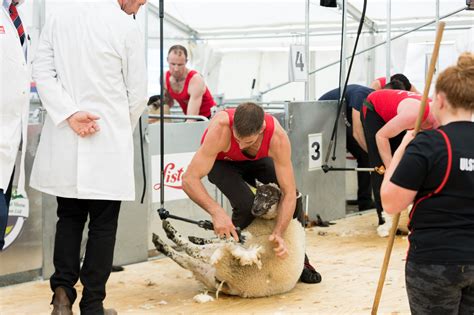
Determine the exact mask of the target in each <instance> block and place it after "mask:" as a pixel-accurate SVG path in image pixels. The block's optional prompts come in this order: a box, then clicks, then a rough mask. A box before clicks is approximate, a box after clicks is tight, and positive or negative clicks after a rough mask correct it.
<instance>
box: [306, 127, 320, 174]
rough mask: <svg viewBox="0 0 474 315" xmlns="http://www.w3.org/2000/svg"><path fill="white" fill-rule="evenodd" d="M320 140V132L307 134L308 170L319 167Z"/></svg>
mask: <svg viewBox="0 0 474 315" xmlns="http://www.w3.org/2000/svg"><path fill="white" fill-rule="evenodd" d="M322 140H323V135H322V134H321V133H313V134H309V135H308V171H314V170H318V169H321V160H322V155H323V153H322V143H323V142H322Z"/></svg>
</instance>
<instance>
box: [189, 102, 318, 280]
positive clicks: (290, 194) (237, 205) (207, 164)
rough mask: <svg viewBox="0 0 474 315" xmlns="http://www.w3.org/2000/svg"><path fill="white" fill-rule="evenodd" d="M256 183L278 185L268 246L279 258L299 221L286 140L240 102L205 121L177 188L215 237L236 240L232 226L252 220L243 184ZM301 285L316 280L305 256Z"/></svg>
mask: <svg viewBox="0 0 474 315" xmlns="http://www.w3.org/2000/svg"><path fill="white" fill-rule="evenodd" d="M206 175H207V176H208V179H209V181H210V182H211V183H213V184H215V185H216V186H217V187H218V188H219V189H220V190H221V191H222V193H223V194H224V195H225V196H226V197H227V198H228V199H229V201H230V204H231V205H232V207H233V210H232V218H230V217H229V216H228V215H227V213H226V212H225V210H224V209H223V208H222V207H221V206H220V205H219V204H218V203H217V202H216V201H214V200H213V199H212V198H211V197H210V196H209V194H208V193H207V191H206V189H205V188H204V186H203V184H202V182H201V179H202V178H203V177H204V176H206ZM256 180H258V181H260V182H262V183H264V184H267V183H276V184H278V185H279V186H280V189H281V192H282V196H281V199H280V202H279V204H278V217H277V220H276V224H275V228H274V230H273V233H272V235H271V236H270V238H269V241H270V242H273V243H274V245H275V249H274V250H275V254H276V255H277V256H279V257H281V258H282V259H284V258H285V256H286V255H287V253H288V249H287V247H286V244H285V241H284V240H283V238H282V235H283V234H284V233H285V230H286V228H287V227H288V224H289V222H290V220H292V219H293V218H294V217H298V220H299V221H300V222H301V223H302V224H303V221H304V217H303V215H304V214H303V211H302V210H303V209H302V203H301V198H298V202H297V198H296V184H295V178H294V174H293V167H292V164H291V145H290V141H289V139H288V136H287V135H286V132H285V130H283V128H282V127H281V126H280V124H279V123H278V121H277V120H276V119H275V118H273V117H272V116H271V115H268V114H265V113H264V111H263V109H262V108H261V107H260V106H258V105H256V104H254V103H243V104H240V105H239V106H238V107H237V109H227V110H225V111H222V112H219V113H218V114H217V115H216V116H215V117H214V118H213V119H212V120H211V122H210V124H209V128H208V129H207V130H206V131H205V133H204V135H203V140H202V145H201V147H200V148H199V150H198V151H197V152H196V154H195V156H194V157H193V159H192V161H191V163H190V165H189V166H188V169H187V170H186V172H185V173H184V175H183V189H184V191H185V192H186V194H187V195H188V196H189V197H190V198H191V199H192V200H193V201H194V202H196V203H197V204H198V205H199V206H200V207H201V208H203V209H204V210H206V211H207V212H208V213H209V214H210V215H211V217H212V222H213V224H214V232H215V233H216V234H217V235H218V236H219V237H226V238H230V237H233V238H234V239H235V240H237V239H238V236H237V233H236V226H237V227H239V228H241V229H244V228H246V227H247V226H248V225H249V224H250V223H251V222H252V220H253V219H254V216H253V215H252V213H251V208H252V204H253V200H254V195H253V193H252V191H251V189H250V187H249V185H251V186H255V185H256ZM297 203H298V206H297ZM301 281H303V282H306V283H318V282H320V281H321V275H320V274H319V273H318V272H317V271H316V270H315V269H314V268H313V267H312V266H311V265H310V263H309V260H308V257H307V256H306V255H305V263H304V269H303V273H302V275H301Z"/></svg>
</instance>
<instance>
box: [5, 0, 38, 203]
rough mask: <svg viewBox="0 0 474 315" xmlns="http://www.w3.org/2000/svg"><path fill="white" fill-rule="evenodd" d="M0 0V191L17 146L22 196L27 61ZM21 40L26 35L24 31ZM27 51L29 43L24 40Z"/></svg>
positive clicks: (19, 186) (11, 170) (7, 181)
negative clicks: (19, 153)
mask: <svg viewBox="0 0 474 315" xmlns="http://www.w3.org/2000/svg"><path fill="white" fill-rule="evenodd" d="M2 4H3V1H1V0H0V11H1V12H0V189H3V190H4V191H5V190H6V189H7V187H8V184H9V182H10V178H11V175H12V172H13V167H14V166H15V160H16V157H17V154H18V150H19V147H20V142H21V141H22V139H23V142H22V146H21V163H20V168H19V169H17V170H16V171H15V172H18V174H19V180H18V187H17V190H18V192H19V193H21V194H23V195H25V190H24V186H25V175H24V164H25V152H26V134H27V128H28V112H29V104H30V81H31V71H30V70H31V68H30V61H29V60H26V59H25V51H24V50H23V48H22V47H21V45H20V38H19V37H18V32H17V30H16V28H15V25H14V24H13V22H12V20H11V19H10V13H9V12H8V10H5V8H4V7H3V5H2ZM25 31H26V30H25ZM25 38H28V35H27V34H26V32H25ZM26 45H27V48H26V51H27V52H29V47H28V46H29V40H27V39H26Z"/></svg>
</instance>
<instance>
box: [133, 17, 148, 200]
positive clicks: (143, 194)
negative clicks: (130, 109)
mask: <svg viewBox="0 0 474 315" xmlns="http://www.w3.org/2000/svg"><path fill="white" fill-rule="evenodd" d="M133 19H134V20H136V19H137V17H136V16H135V14H134V15H133ZM138 122H139V125H138V127H139V128H140V153H141V158H142V174H143V191H142V198H141V200H140V203H141V204H143V200H144V199H145V194H146V169H145V153H144V150H143V131H142V117H141V116H140V120H139V121H138Z"/></svg>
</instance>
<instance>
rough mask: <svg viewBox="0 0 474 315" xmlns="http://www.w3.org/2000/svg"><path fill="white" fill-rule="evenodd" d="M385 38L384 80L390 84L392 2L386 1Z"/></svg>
mask: <svg viewBox="0 0 474 315" xmlns="http://www.w3.org/2000/svg"><path fill="white" fill-rule="evenodd" d="M385 35H386V36H385V37H386V38H387V39H386V40H385V42H386V43H387V44H386V45H385V49H386V50H385V78H386V83H388V82H390V77H391V74H390V58H391V54H390V53H391V49H392V40H391V36H392V0H387V31H386V33H385Z"/></svg>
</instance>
